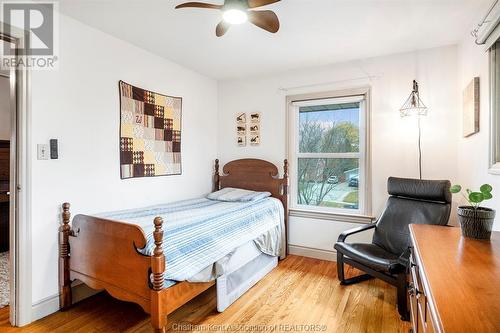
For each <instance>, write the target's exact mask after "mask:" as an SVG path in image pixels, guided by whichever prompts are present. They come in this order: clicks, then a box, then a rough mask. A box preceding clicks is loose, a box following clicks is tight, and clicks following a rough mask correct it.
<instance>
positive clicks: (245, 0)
mask: <svg viewBox="0 0 500 333" xmlns="http://www.w3.org/2000/svg"><path fill="white" fill-rule="evenodd" d="M278 1H280V0H225V1H224V4H223V5H216V4H210V3H204V2H186V3H183V4H180V5H177V6H176V7H175V9H179V8H206V9H218V10H221V11H222V13H223V14H222V18H223V20H222V21H221V22H220V23H219V24H217V28H216V29H215V34H216V35H217V37H221V36H222V35H224V34H225V33H226V32H227V31H228V29H229V27H230V26H231V25H232V24H242V23H245V22H247V21H250V22H251V23H253V24H254V25H256V26H258V27H259V28H261V29H264V30H266V31H269V32H271V33H276V32H277V31H278V30H279V28H280V21H279V20H278V16H276V14H275V13H274V12H272V11H270V10H253V9H254V8H258V7H262V6H267V5H270V4H272V3H275V2H278Z"/></svg>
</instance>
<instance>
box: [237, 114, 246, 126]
mask: <svg viewBox="0 0 500 333" xmlns="http://www.w3.org/2000/svg"><path fill="white" fill-rule="evenodd" d="M236 123H237V124H246V123H247V114H246V113H238V114H237V115H236Z"/></svg>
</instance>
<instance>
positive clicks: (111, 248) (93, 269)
mask: <svg viewBox="0 0 500 333" xmlns="http://www.w3.org/2000/svg"><path fill="white" fill-rule="evenodd" d="M283 169H284V175H283V178H279V176H278V168H277V167H276V166H275V165H274V164H272V163H270V162H267V161H263V160H257V159H242V160H236V161H231V162H229V163H227V164H226V165H225V166H224V168H223V173H222V174H219V161H218V160H216V163H215V174H214V183H215V184H214V190H219V189H221V188H224V187H240V188H246V189H249V190H255V191H269V192H270V193H271V195H272V196H273V197H275V198H277V199H279V200H281V202H282V203H283V207H284V210H285V231H286V227H287V218H288V162H287V161H286V160H285V162H284V166H283ZM62 207H63V212H62V221H63V223H62V225H61V227H60V228H59V288H60V290H59V291H60V307H61V309H62V310H64V309H67V308H68V307H69V306H71V303H72V297H71V283H72V281H74V280H80V281H82V282H83V283H85V284H87V285H88V286H90V287H91V288H94V289H105V290H106V291H108V292H109V293H110V294H111V295H113V296H114V297H115V298H118V299H120V300H124V301H129V302H134V303H137V304H139V305H140V306H141V307H142V308H143V309H144V311H146V312H148V313H150V314H151V322H152V325H153V327H154V329H155V331H156V332H165V326H166V324H167V315H168V314H169V313H171V312H172V311H174V310H175V309H177V308H179V307H180V306H182V305H183V304H185V303H186V302H188V301H189V300H191V299H192V298H194V297H195V296H197V295H199V294H200V293H202V292H203V291H205V290H207V289H208V288H209V287H210V286H212V285H214V284H215V282H207V283H189V282H186V281H184V282H180V283H177V284H175V285H173V286H172V287H169V288H164V273H165V265H168V263H165V256H164V254H163V249H162V242H163V230H162V224H163V220H162V219H161V217H156V218H155V219H154V221H153V223H154V226H155V230H154V232H153V237H154V241H155V248H154V251H153V254H152V255H151V256H147V255H143V254H141V253H140V252H139V249H142V248H144V246H146V237H145V235H144V231H143V230H142V229H141V228H140V227H139V226H137V225H135V224H130V223H124V222H119V221H112V220H109V219H103V218H99V217H94V216H87V215H77V216H75V218H74V219H73V222H72V225H70V219H71V214H70V211H69V209H70V205H69V203H65V204H63V206H62ZM284 242H285V244H286V235H285V239H284Z"/></svg>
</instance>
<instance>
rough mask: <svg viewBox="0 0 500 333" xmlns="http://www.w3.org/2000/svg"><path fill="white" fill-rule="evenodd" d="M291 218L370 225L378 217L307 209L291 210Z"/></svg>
mask: <svg viewBox="0 0 500 333" xmlns="http://www.w3.org/2000/svg"><path fill="white" fill-rule="evenodd" d="M290 216H296V217H304V218H312V219H318V220H329V221H336V222H347V223H359V224H370V223H373V221H375V220H376V217H374V216H370V215H362V214H343V213H327V212H319V211H314V210H306V209H293V208H291V209H290Z"/></svg>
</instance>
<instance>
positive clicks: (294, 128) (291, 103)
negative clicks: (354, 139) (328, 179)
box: [286, 87, 372, 222]
mask: <svg viewBox="0 0 500 333" xmlns="http://www.w3.org/2000/svg"><path fill="white" fill-rule="evenodd" d="M332 99H338V100H339V102H341V103H343V102H352V101H353V99H357V102H358V101H359V102H360V103H361V105H360V118H359V121H360V138H359V139H360V150H359V152H355V153H352V152H351V153H300V152H299V149H298V141H299V140H298V119H299V107H300V106H302V105H306V104H315V103H317V102H322V101H326V100H332ZM286 105H287V108H286V110H287V114H286V115H287V131H286V132H287V133H286V136H287V137H286V142H287V153H288V159H289V161H290V211H291V213H292V214H293V213H294V212H300V214H301V216H303V215H304V214H308V213H309V214H311V216H313V215H317V214H318V213H319V214H322V215H324V214H328V215H337V216H339V217H346V216H354V217H361V218H364V217H367V218H368V219H371V218H372V217H371V216H370V214H371V191H370V189H371V168H370V166H371V163H370V160H371V158H370V156H371V145H370V113H371V112H370V109H371V101H370V88H369V87H361V88H353V89H347V90H336V91H326V92H319V93H309V94H300V95H290V96H287V97H286ZM315 157H319V158H356V159H358V160H359V170H360V173H359V182H360V187H358V191H359V207H358V209H348V208H333V207H319V206H309V205H299V204H298V203H297V202H298V200H297V196H298V191H297V174H298V170H297V167H298V165H297V164H298V159H299V158H315ZM363 222H364V221H363Z"/></svg>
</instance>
